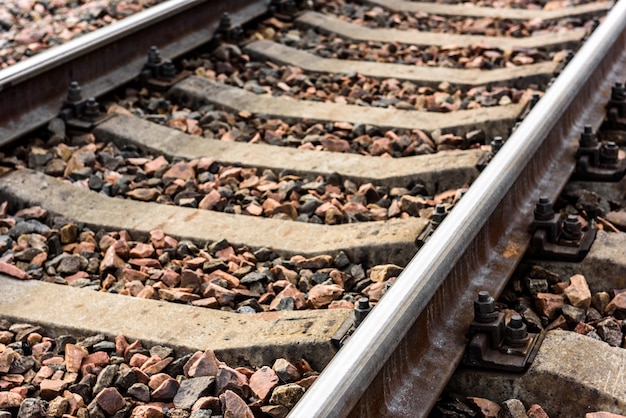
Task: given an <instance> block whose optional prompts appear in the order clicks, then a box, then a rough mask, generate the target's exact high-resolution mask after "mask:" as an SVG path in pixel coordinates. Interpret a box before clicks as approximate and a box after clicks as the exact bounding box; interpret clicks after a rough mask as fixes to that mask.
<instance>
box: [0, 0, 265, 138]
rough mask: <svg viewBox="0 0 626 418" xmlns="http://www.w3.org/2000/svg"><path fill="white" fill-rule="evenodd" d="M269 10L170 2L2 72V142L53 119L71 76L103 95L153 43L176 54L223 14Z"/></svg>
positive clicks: (136, 66) (237, 18)
mask: <svg viewBox="0 0 626 418" xmlns="http://www.w3.org/2000/svg"><path fill="white" fill-rule="evenodd" d="M266 11H267V4H266V2H265V1H259V0H228V1H224V0H169V1H167V2H164V3H160V4H158V5H156V6H154V7H151V8H149V9H147V10H144V11H142V12H139V13H136V14H134V15H131V16H129V17H127V18H125V19H123V20H120V21H118V22H115V23H113V24H111V25H108V26H106V27H104V28H101V29H98V30H96V31H94V32H91V33H88V34H85V35H83V36H81V37H79V38H75V39H73V40H71V41H69V42H67V43H65V44H63V45H59V46H57V47H54V48H51V49H49V50H46V51H44V52H42V53H41V54H38V55H35V56H33V57H31V58H29V59H28V60H26V61H22V62H19V63H17V64H15V65H13V66H11V67H8V68H6V69H4V70H2V71H0V93H1V94H2V100H1V101H0V145H4V144H6V143H8V142H11V141H13V140H14V139H16V138H18V137H19V136H21V135H23V134H25V133H26V132H29V131H31V130H33V129H35V128H37V127H38V126H41V125H43V124H45V123H47V122H48V121H50V120H51V119H52V118H54V117H55V116H56V115H57V114H58V113H59V111H60V110H61V106H62V104H63V102H64V100H65V98H66V95H67V91H68V88H69V85H70V83H71V82H72V81H77V82H78V83H79V84H80V86H81V88H82V91H83V94H84V96H85V97H91V96H94V97H95V96H99V95H102V94H104V93H107V92H109V91H111V90H113V89H114V88H116V87H118V86H120V85H122V84H124V83H126V82H128V81H130V80H132V79H133V78H134V77H136V76H137V75H138V74H139V72H140V71H141V69H142V67H143V65H144V64H145V62H146V60H147V55H148V51H149V49H150V47H151V46H153V45H154V46H156V47H157V48H159V50H160V52H161V55H162V57H163V58H164V59H172V58H175V57H177V56H179V55H181V54H183V53H185V52H188V51H190V50H192V49H194V48H197V47H198V46H200V45H202V44H204V43H206V42H207V41H209V40H210V39H211V37H212V36H213V33H214V32H215V29H216V28H217V25H218V23H219V20H220V18H221V16H222V14H223V13H225V12H228V13H230V14H231V15H232V18H233V22H234V23H243V22H246V21H249V20H251V19H253V18H255V17H258V16H260V15H262V14H263V13H265V12H266Z"/></svg>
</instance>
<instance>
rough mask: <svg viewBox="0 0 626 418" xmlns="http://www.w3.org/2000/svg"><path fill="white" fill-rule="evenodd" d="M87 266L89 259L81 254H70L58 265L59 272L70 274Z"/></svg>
mask: <svg viewBox="0 0 626 418" xmlns="http://www.w3.org/2000/svg"><path fill="white" fill-rule="evenodd" d="M85 267H87V259H86V258H85V257H82V256H80V255H70V256H67V257H64V258H63V259H62V260H61V262H60V263H59V265H58V266H57V272H58V273H60V274H63V275H70V274H74V273H77V272H79V271H80V270H81V269H83V268H85Z"/></svg>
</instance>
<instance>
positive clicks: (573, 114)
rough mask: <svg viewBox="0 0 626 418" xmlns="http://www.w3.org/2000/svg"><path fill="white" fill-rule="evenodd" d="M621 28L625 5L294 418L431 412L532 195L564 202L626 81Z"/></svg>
mask: <svg viewBox="0 0 626 418" xmlns="http://www.w3.org/2000/svg"><path fill="white" fill-rule="evenodd" d="M625 28H626V0H620V1H619V2H618V3H617V4H616V5H615V6H614V8H613V10H612V11H611V12H610V13H609V15H608V16H607V18H606V20H605V21H604V22H603V23H602V24H601V25H600V26H599V27H598V29H597V30H596V31H595V32H594V34H593V35H592V36H591V37H590V39H589V40H588V41H587V42H586V43H585V45H584V46H583V48H581V50H580V51H579V53H578V54H577V55H576V56H575V57H574V59H573V60H572V61H571V62H570V63H569V65H568V66H567V67H566V69H565V70H564V71H563V73H562V74H561V76H560V77H559V78H558V79H557V80H556V81H555V83H554V84H553V86H552V87H551V88H550V89H549V90H548V91H547V93H546V94H545V96H544V97H543V98H542V99H541V100H540V101H539V103H538V104H537V105H536V106H535V108H534V110H533V111H532V112H531V113H530V114H529V116H528V117H527V118H526V120H524V122H523V123H522V124H521V125H520V126H519V127H518V129H517V130H516V131H515V132H514V133H513V135H512V136H511V137H510V138H509V140H508V141H507V143H506V144H505V146H504V147H503V148H502V149H501V150H500V152H499V153H498V154H497V155H496V157H495V158H494V159H493V160H492V162H491V163H490V164H489V165H488V166H487V168H486V169H485V170H484V172H483V173H482V174H481V175H480V176H479V177H478V179H477V180H476V181H475V182H474V184H473V185H472V186H471V188H470V189H469V191H468V192H467V193H466V194H465V196H464V197H463V199H461V201H460V202H459V204H458V205H457V207H456V208H455V209H454V210H453V211H452V212H451V213H450V215H448V217H447V218H446V219H445V220H444V222H443V223H442V224H441V225H440V226H439V228H438V229H437V230H436V232H435V233H434V234H433V236H432V237H431V238H430V239H429V240H428V241H427V243H426V244H425V245H424V247H423V248H422V249H421V250H420V251H419V252H418V253H417V255H416V256H415V257H414V258H413V260H412V261H411V262H410V263H409V265H408V266H407V267H406V268H405V270H404V272H403V273H402V274H401V275H400V277H399V278H398V280H397V281H396V283H395V284H394V285H393V286H392V287H391V289H390V290H389V291H388V292H387V293H386V294H385V296H384V297H383V298H382V299H381V301H380V302H379V303H378V306H376V308H375V309H373V310H372V312H371V313H370V314H369V315H368V317H367V318H366V319H365V321H364V322H363V323H362V324H361V325H360V326H359V328H358V329H357V330H356V332H355V333H354V334H353V335H352V337H351V338H350V340H349V341H348V343H347V344H346V345H345V346H344V347H343V348H342V349H341V350H339V352H338V353H337V355H336V356H335V357H334V358H333V360H332V361H331V363H330V364H329V365H328V366H327V367H326V369H325V370H324V371H323V372H322V373H321V375H320V377H319V378H318V380H317V381H316V382H315V384H314V385H313V386H312V387H311V388H310V389H309V390H308V391H307V393H306V394H305V396H304V397H303V398H302V399H301V400H300V402H299V403H298V404H297V405H296V406H295V408H294V409H293V410H292V411H291V413H290V415H289V416H290V417H297V418H306V417H315V418H321V417H341V416H347V415H350V416H355V417H357V416H358V417H378V416H394V417H425V416H427V415H428V413H429V412H430V410H431V409H432V406H433V405H434V403H435V402H436V400H437V397H438V396H439V394H440V393H441V391H442V390H443V389H444V387H445V384H446V382H447V381H448V379H449V377H450V376H451V374H452V373H453V372H454V370H455V368H456V366H457V365H458V363H459V362H460V359H461V357H462V353H463V350H464V347H465V345H466V343H467V341H466V339H465V332H466V331H467V327H468V325H469V323H470V322H471V319H472V316H473V306H472V301H473V300H474V299H475V297H476V294H477V291H478V290H479V289H484V290H488V291H490V292H491V293H492V294H494V295H496V294H499V293H500V292H501V290H502V289H503V287H504V285H505V284H506V281H507V279H508V278H509V277H510V275H511V274H512V272H513V270H514V269H515V267H516V266H517V264H518V263H519V261H520V259H521V257H522V256H523V254H524V252H525V250H526V248H527V246H528V243H529V240H530V232H529V227H530V223H531V221H532V211H533V209H534V204H535V202H536V200H537V198H538V197H539V196H542V195H545V196H548V197H550V198H552V199H554V198H555V197H556V196H557V195H558V193H559V192H560V190H561V189H562V187H563V186H564V184H565V183H566V181H567V179H568V178H569V176H570V175H571V173H572V171H573V169H574V162H575V160H574V157H575V150H576V145H577V139H578V137H579V135H580V132H581V131H582V128H583V126H584V125H592V126H594V127H598V126H599V124H600V123H601V121H602V119H603V116H604V109H603V108H604V104H605V103H606V101H607V100H608V98H609V96H610V87H611V85H612V84H613V83H614V82H615V81H620V82H623V79H624V77H626V75H625V74H624V73H625V72H626V71H625V70H624V68H626V67H625V66H624V65H625V63H626V32H625Z"/></svg>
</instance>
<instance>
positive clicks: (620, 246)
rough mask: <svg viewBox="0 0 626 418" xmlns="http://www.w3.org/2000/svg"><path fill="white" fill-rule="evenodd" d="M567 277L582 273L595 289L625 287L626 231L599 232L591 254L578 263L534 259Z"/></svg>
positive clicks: (542, 265) (605, 289) (535, 261)
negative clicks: (625, 232)
mask: <svg viewBox="0 0 626 418" xmlns="http://www.w3.org/2000/svg"><path fill="white" fill-rule="evenodd" d="M532 263H533V264H536V265H539V266H541V267H544V268H546V269H548V270H550V271H552V272H554V273H557V274H558V275H560V276H561V279H563V280H565V279H568V278H569V277H571V276H573V275H574V274H582V275H583V276H585V279H586V280H587V284H588V285H589V289H590V290H591V291H592V292H600V291H609V290H612V289H624V288H626V234H624V233H613V232H605V231H598V234H597V235H596V239H595V241H594V242H593V245H592V246H591V250H590V251H589V254H587V256H586V257H585V258H584V259H583V261H581V262H579V263H566V262H557V261H549V260H532Z"/></svg>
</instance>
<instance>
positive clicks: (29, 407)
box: [17, 398, 48, 418]
mask: <svg viewBox="0 0 626 418" xmlns="http://www.w3.org/2000/svg"><path fill="white" fill-rule="evenodd" d="M47 410H48V402H46V401H43V400H41V399H35V398H26V399H24V401H23V402H22V405H20V409H19V411H18V412H17V418H45V417H46V411H47Z"/></svg>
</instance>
